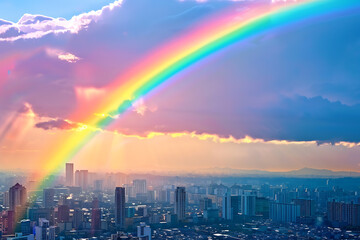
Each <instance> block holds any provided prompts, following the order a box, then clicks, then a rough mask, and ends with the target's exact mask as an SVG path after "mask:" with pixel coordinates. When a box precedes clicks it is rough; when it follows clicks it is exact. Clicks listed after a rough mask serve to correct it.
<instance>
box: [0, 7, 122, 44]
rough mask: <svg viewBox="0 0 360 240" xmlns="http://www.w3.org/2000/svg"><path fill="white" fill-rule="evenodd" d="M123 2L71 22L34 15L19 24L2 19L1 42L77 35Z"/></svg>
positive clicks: (0, 23)
mask: <svg viewBox="0 0 360 240" xmlns="http://www.w3.org/2000/svg"><path fill="white" fill-rule="evenodd" d="M122 2H123V0H117V1H115V2H113V3H111V4H109V5H106V6H104V7H103V8H102V9H100V10H97V11H91V12H88V13H83V14H80V15H77V16H74V17H72V18H71V19H70V20H66V19H64V18H51V17H47V16H42V15H32V14H24V16H23V17H22V18H21V19H20V20H19V21H18V22H17V23H12V22H9V21H5V20H2V19H0V41H16V40H18V39H31V38H41V37H43V36H45V35H47V34H50V33H54V34H61V33H67V32H69V33H73V34H76V33H78V32H79V31H80V30H81V29H86V28H87V26H88V25H89V24H90V23H91V22H96V21H98V20H99V19H100V18H101V16H102V15H103V14H106V13H107V12H109V11H112V10H113V9H114V8H116V7H120V6H121V4H122Z"/></svg>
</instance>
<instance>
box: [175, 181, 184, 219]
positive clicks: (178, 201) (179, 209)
mask: <svg viewBox="0 0 360 240" xmlns="http://www.w3.org/2000/svg"><path fill="white" fill-rule="evenodd" d="M185 199H186V192H185V187H177V188H176V190H175V214H176V215H177V216H178V220H179V221H182V220H184V219H185Z"/></svg>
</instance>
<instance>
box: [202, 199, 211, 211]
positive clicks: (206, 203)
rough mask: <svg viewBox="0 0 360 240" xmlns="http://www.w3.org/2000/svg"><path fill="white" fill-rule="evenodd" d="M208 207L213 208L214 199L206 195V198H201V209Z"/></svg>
mask: <svg viewBox="0 0 360 240" xmlns="http://www.w3.org/2000/svg"><path fill="white" fill-rule="evenodd" d="M208 208H212V200H211V198H207V197H205V198H202V199H200V210H201V211H204V210H206V209H208Z"/></svg>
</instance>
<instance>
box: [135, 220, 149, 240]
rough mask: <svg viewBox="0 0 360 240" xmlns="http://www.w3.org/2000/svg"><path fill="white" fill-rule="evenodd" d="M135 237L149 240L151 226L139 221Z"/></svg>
mask: <svg viewBox="0 0 360 240" xmlns="http://www.w3.org/2000/svg"><path fill="white" fill-rule="evenodd" d="M137 237H138V238H139V239H140V240H151V228H150V227H149V226H147V225H146V224H145V223H144V222H141V223H140V226H137Z"/></svg>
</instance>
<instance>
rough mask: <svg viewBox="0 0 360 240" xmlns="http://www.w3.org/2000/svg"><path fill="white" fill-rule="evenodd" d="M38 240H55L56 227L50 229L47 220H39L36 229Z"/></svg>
mask: <svg viewBox="0 0 360 240" xmlns="http://www.w3.org/2000/svg"><path fill="white" fill-rule="evenodd" d="M35 237H36V240H55V227H53V226H52V227H50V224H49V221H48V220H46V219H45V218H40V219H39V226H36V227H35Z"/></svg>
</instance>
